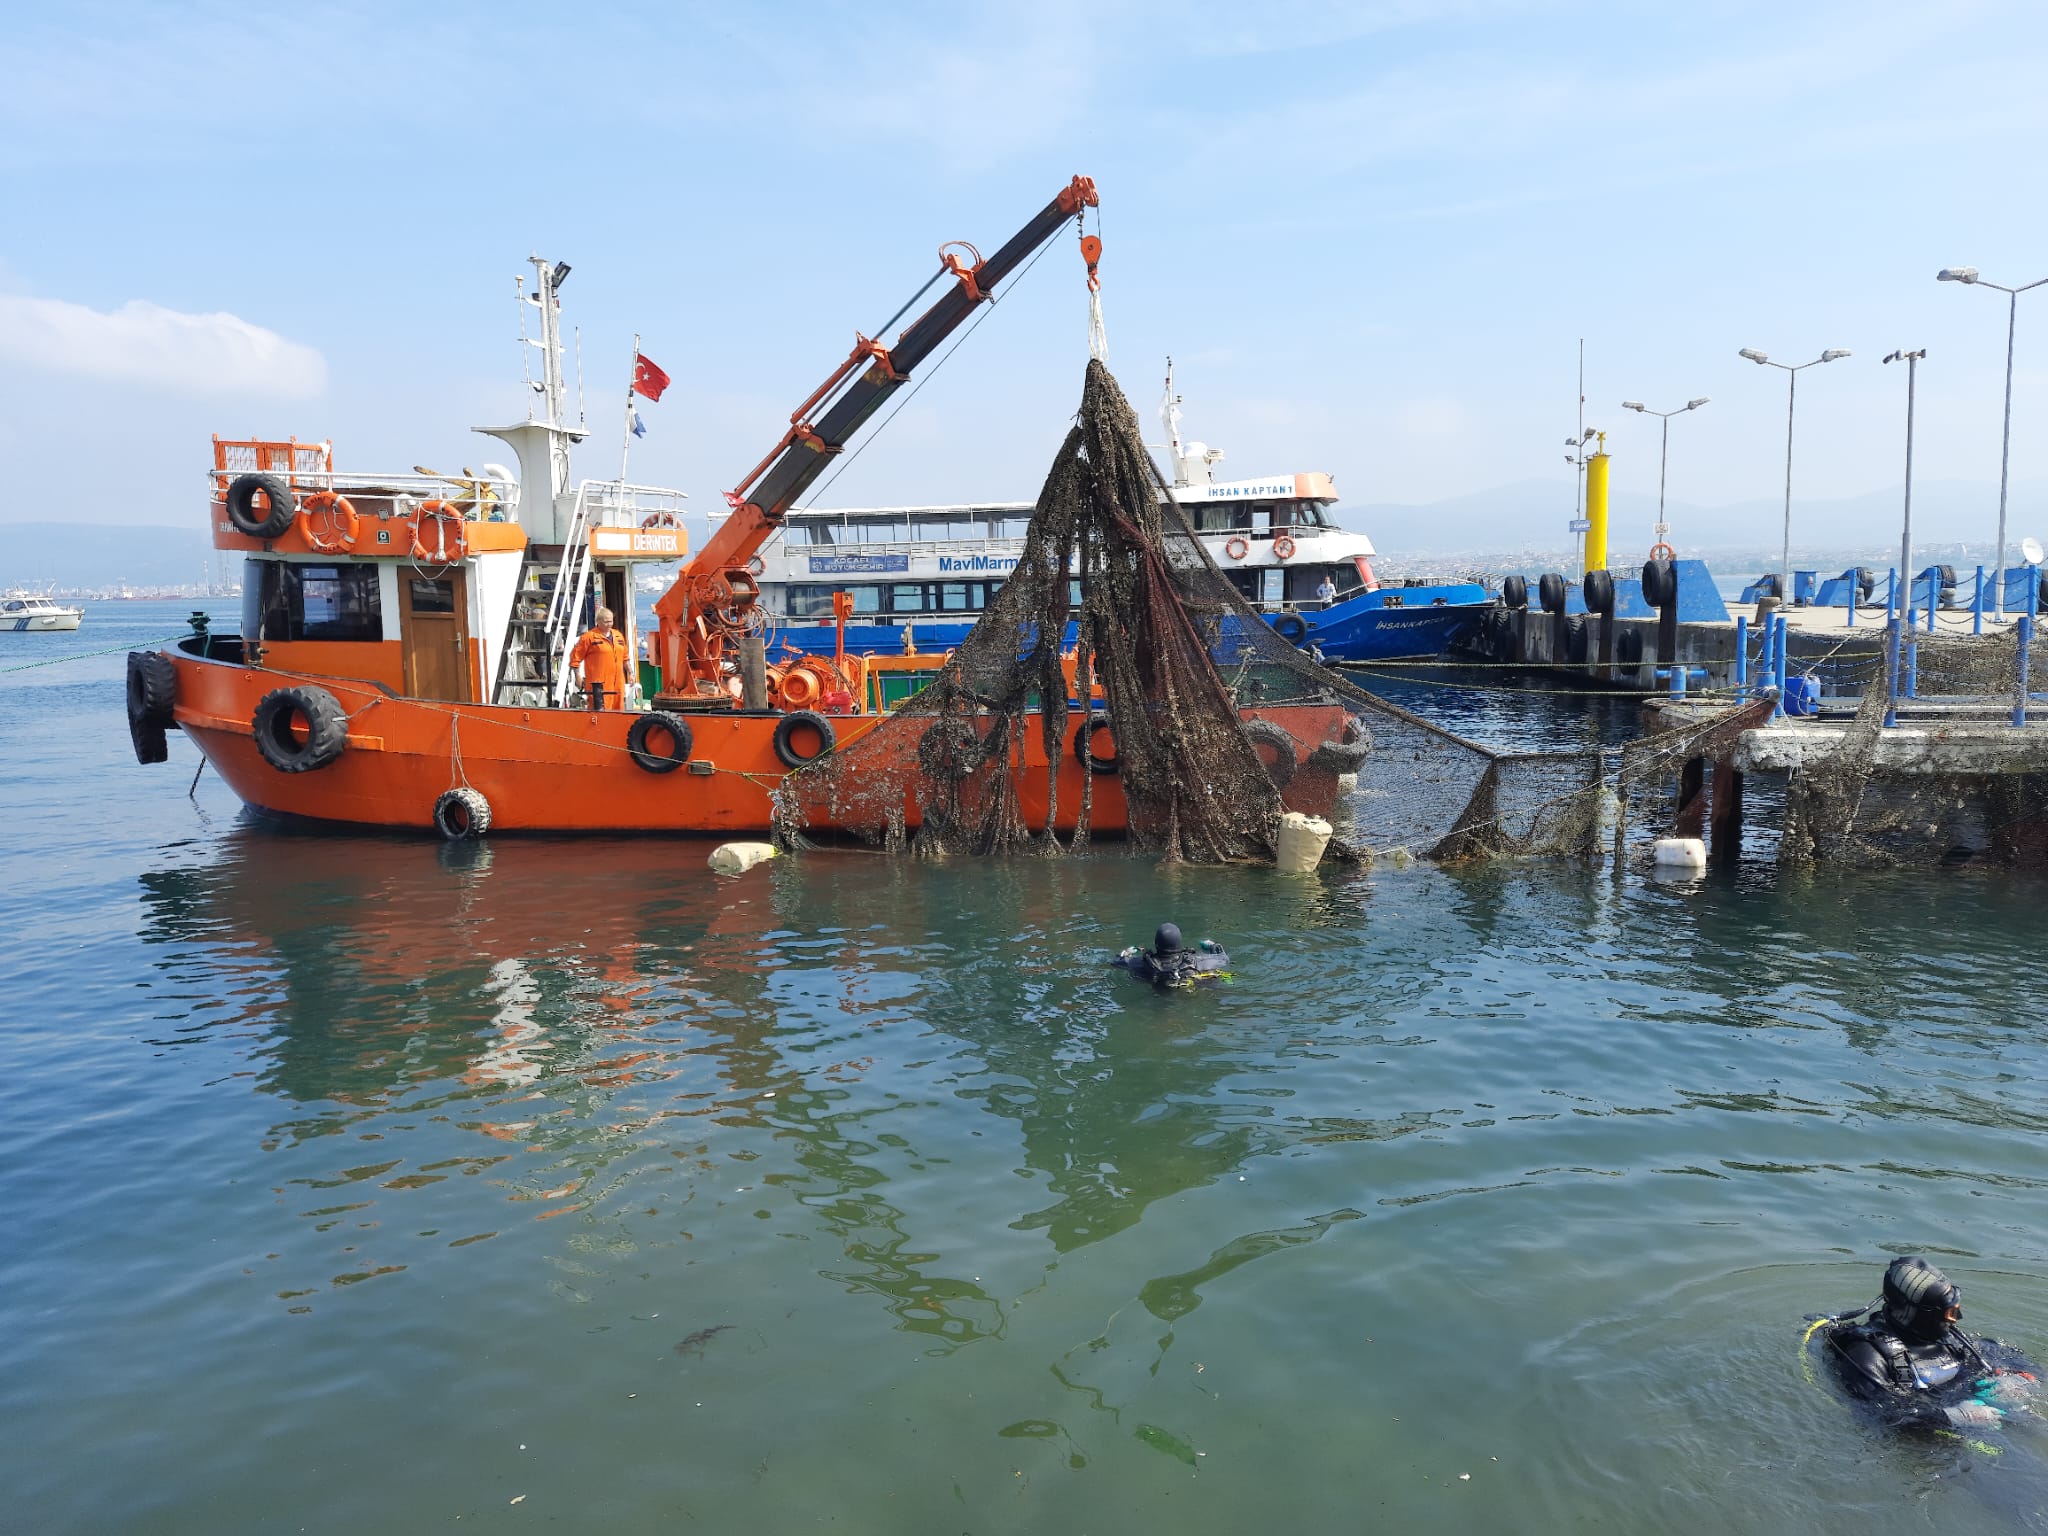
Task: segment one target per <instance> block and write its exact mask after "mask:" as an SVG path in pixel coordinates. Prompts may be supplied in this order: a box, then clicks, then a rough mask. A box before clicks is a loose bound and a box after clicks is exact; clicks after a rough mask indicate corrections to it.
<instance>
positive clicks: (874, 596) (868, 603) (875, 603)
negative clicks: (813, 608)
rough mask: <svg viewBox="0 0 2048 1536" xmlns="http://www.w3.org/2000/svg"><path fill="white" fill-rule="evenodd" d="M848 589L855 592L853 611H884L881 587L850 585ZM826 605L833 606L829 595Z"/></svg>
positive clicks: (827, 606) (862, 612)
mask: <svg viewBox="0 0 2048 1536" xmlns="http://www.w3.org/2000/svg"><path fill="white" fill-rule="evenodd" d="M846 590H847V591H848V592H851V593H852V594H853V611H854V612H855V613H861V614H864V613H880V612H881V611H882V589H881V588H880V587H848V588H847V589H846ZM825 606H826V608H828V609H829V608H830V607H831V606H832V600H831V599H830V598H829V597H828V598H827V599H826V600H825Z"/></svg>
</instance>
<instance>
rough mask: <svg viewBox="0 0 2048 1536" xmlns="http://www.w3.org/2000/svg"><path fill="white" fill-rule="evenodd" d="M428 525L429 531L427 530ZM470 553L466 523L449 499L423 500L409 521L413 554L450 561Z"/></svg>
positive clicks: (445, 561)
mask: <svg viewBox="0 0 2048 1536" xmlns="http://www.w3.org/2000/svg"><path fill="white" fill-rule="evenodd" d="M430 529H431V532H430V531H429V530H430ZM468 553H469V524H468V523H467V522H465V521H464V520H463V516H462V508H460V507H459V506H457V505H456V504H455V503H454V502H452V501H423V502H421V503H420V512H419V516H418V518H416V519H415V520H414V522H413V525H412V557H413V559H415V560H430V561H432V562H433V563H434V564H435V565H453V564H455V563H456V562H457V561H459V560H461V559H462V557H463V556H464V555H466V554H468Z"/></svg>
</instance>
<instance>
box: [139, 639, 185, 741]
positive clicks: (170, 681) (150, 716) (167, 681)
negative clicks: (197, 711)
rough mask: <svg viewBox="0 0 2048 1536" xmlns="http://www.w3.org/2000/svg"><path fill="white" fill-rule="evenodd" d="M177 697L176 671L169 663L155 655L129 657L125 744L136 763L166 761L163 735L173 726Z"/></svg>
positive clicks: (146, 653)
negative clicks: (133, 752)
mask: <svg viewBox="0 0 2048 1536" xmlns="http://www.w3.org/2000/svg"><path fill="white" fill-rule="evenodd" d="M177 695H178V669H177V668H176V667H174V666H172V665H171V664H170V662H169V661H168V660H166V659H165V658H164V657H162V656H159V655H158V654H157V653H156V652H155V651H130V652H129V653H128V740H129V742H130V744H131V745H133V746H134V748H135V761H137V762H138V763H144V764H147V763H161V762H166V761H168V760H169V758H170V755H171V753H170V748H169V747H167V746H166V745H165V744H164V732H165V730H166V729H168V728H169V727H170V726H171V725H173V724H174V723H175V721H174V718H173V716H172V714H171V706H172V705H173V704H174V703H175V702H176V701H177Z"/></svg>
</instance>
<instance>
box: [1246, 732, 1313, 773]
mask: <svg viewBox="0 0 2048 1536" xmlns="http://www.w3.org/2000/svg"><path fill="white" fill-rule="evenodd" d="M1244 735H1245V740H1247V741H1249V742H1250V743H1251V744H1252V750H1253V751H1254V752H1257V753H1258V755H1259V762H1260V763H1261V764H1262V765H1263V766H1264V768H1265V770H1266V777H1267V778H1269V779H1271V780H1272V781H1273V787H1274V788H1275V789H1285V788H1286V787H1287V786H1288V785H1289V784H1291V783H1293V782H1294V771H1295V769H1297V768H1299V767H1300V766H1301V759H1300V758H1299V757H1297V756H1296V755H1295V747H1294V738H1293V737H1292V736H1290V735H1288V734H1287V732H1286V730H1285V729H1284V728H1283V727H1281V726H1278V725H1275V724H1274V723H1273V722H1272V721H1270V720H1247V721H1246V722H1245V726H1244ZM1262 749H1264V750H1262Z"/></svg>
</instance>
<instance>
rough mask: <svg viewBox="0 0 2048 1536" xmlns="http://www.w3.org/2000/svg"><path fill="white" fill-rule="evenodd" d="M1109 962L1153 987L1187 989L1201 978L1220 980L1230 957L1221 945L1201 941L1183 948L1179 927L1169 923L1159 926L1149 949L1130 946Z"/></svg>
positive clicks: (1212, 941)
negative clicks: (1191, 947) (1193, 946)
mask: <svg viewBox="0 0 2048 1536" xmlns="http://www.w3.org/2000/svg"><path fill="white" fill-rule="evenodd" d="M1109 963H1110V964H1111V965H1120V966H1122V967H1123V968H1124V969H1125V970H1127V971H1129V972H1130V973H1131V974H1132V975H1133V976H1142V977H1144V978H1145V980H1147V981H1149V982H1151V983H1152V985H1153V986H1155V987H1187V986H1192V985H1194V983H1195V982H1196V981H1198V980H1201V979H1203V978H1214V979H1217V980H1221V979H1222V978H1223V977H1224V976H1225V975H1227V974H1228V972H1229V970H1230V956H1229V955H1227V954H1225V953H1224V952H1223V946H1222V945H1221V944H1218V943H1217V942H1216V941H1215V940H1214V939H1204V940H1202V942H1201V943H1200V944H1198V945H1197V946H1196V947H1195V948H1193V949H1188V948H1185V947H1184V946H1183V945H1182V943H1181V937H1180V928H1179V927H1178V926H1177V925H1176V924H1173V923H1161V924H1160V925H1159V931H1158V932H1157V933H1155V934H1153V935H1152V947H1151V948H1150V949H1149V950H1145V949H1140V948H1138V947H1137V946H1136V945H1135V944H1133V945H1132V946H1131V947H1130V948H1129V949H1127V950H1125V951H1124V952H1123V953H1122V954H1120V955H1118V956H1117V957H1116V958H1115V959H1114V960H1112V961H1110V962H1109Z"/></svg>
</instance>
